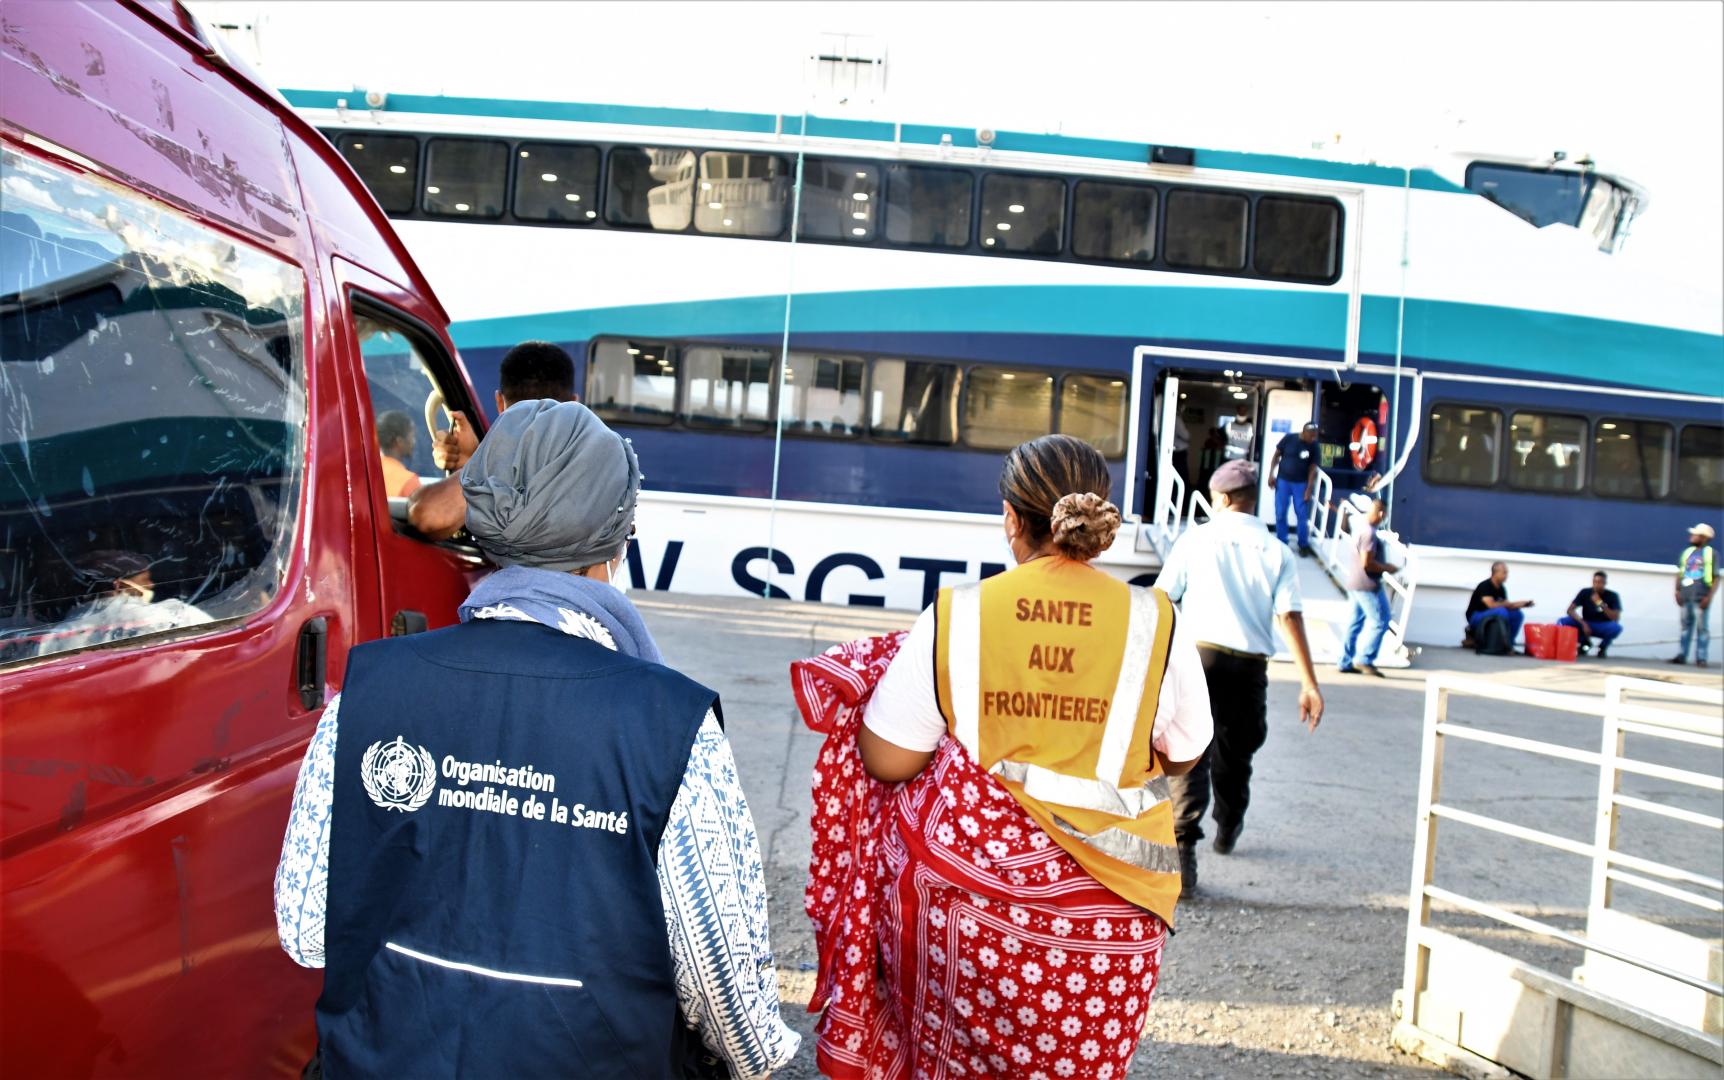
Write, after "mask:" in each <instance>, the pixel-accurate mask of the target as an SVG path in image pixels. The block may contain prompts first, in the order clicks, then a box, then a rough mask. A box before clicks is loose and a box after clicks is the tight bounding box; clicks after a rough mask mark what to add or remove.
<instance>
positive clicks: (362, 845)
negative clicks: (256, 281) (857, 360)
mask: <svg viewBox="0 0 1724 1080" xmlns="http://www.w3.org/2000/svg"><path fill="white" fill-rule="evenodd" d="M460 483H461V487H462V491H463V493H464V494H465V496H466V502H467V528H468V530H469V531H470V532H471V533H472V534H473V537H474V539H475V541H477V543H478V545H479V547H480V548H481V549H482V550H483V551H484V552H485V555H486V557H487V558H489V559H490V560H491V561H492V562H493V563H495V564H497V565H498V566H500V567H502V569H500V570H498V571H496V572H495V573H493V574H491V575H490V576H488V577H486V578H484V579H483V580H482V581H481V582H480V583H479V584H478V585H477V586H476V587H475V588H474V590H473V592H472V594H471V595H470V596H469V597H468V598H467V600H466V602H465V603H463V604H462V605H461V609H460V619H461V621H460V622H459V623H458V624H457V625H455V626H451V627H447V628H444V629H441V630H435V631H431V632H429V633H422V634H414V635H410V636H407V637H397V638H382V639H379V640H376V641H370V642H366V643H364V644H361V645H358V646H356V647H355V648H353V649H352V651H351V652H350V653H349V656H348V666H347V674H346V677H345V679H344V680H343V682H342V686H341V692H340V693H339V694H337V695H336V697H335V698H334V699H333V700H332V701H331V702H330V703H329V705H328V706H327V707H326V708H325V709H324V711H323V715H322V717H321V718H320V719H319V721H318V724H317V728H316V731H315V732H314V733H313V735H312V738H311V743H310V746H309V747H308V748H307V751H306V755H305V759H304V762H303V763H302V765H301V767H300V772H299V778H298V781H297V783H296V784H295V787H294V796H293V808H292V813H291V817H290V820H289V822H288V826H287V833H286V836H285V838H284V839H283V842H282V849H281V862H280V867H279V869H278V871H277V874H276V880H275V912H276V925H277V929H278V933H279V936H280V941H281V945H282V947H283V949H284V950H286V952H287V953H288V955H289V956H290V957H291V958H292V959H293V960H294V961H295V962H297V963H299V964H301V965H303V966H306V967H322V968H323V969H324V980H323V993H322V996H321V997H320V998H319V999H318V1003H317V1013H316V1019H317V1034H318V1042H319V1048H320V1049H319V1064H320V1065H321V1067H322V1071H323V1075H325V1076H328V1077H348V1076H354V1077H370V1076H411V1077H452V1076H456V1075H485V1076H543V1075H568V1076H724V1075H725V1070H726V1069H727V1068H728V1070H729V1071H730V1074H731V1075H733V1076H735V1077H739V1078H756V1077H763V1076H765V1075H766V1074H768V1073H770V1072H772V1071H773V1070H775V1069H777V1068H779V1067H781V1066H783V1065H784V1064H786V1063H787V1062H788V1061H789V1060H790V1058H791V1057H792V1056H793V1055H794V1054H795V1052H796V1048H797V1046H798V1042H799V1040H798V1037H797V1035H796V1034H795V1033H794V1032H793V1031H791V1030H790V1029H789V1028H788V1027H786V1026H785V1024H784V1022H783V1020H782V1018H781V1017H780V1015H779V989H778V979H777V975H776V969H775V968H774V967H773V960H772V944H771V940H770V937H769V933H768V930H769V927H768V922H767V892H766V878H765V871H764V867H763V865H762V861H761V857H760V845H759V841H758V839H757V834H756V831H755V826H754V821H753V818H752V816H751V815H750V813H749V810H748V803H747V800H746V799H745V798H744V796H743V792H742V788H741V786H740V784H739V782H738V780H737V775H736V763H735V759H734V757H733V755H732V752H731V747H730V743H729V741H728V740H727V739H726V736H725V733H724V729H723V727H722V726H721V720H720V717H721V715H722V711H721V709H720V705H719V701H718V695H717V694H715V693H714V692H713V691H711V690H709V689H707V688H706V687H703V686H701V685H699V684H698V683H696V682H694V681H693V680H691V679H689V678H687V677H685V676H683V675H681V674H679V673H678V672H676V671H675V670H673V669H671V668H669V667H667V666H665V664H664V662H663V659H662V657H661V655H660V653H659V650H658V646H657V644H656V643H655V642H654V641H653V638H652V634H651V633H650V632H649V631H648V630H647V627H646V624H645V623H644V622H643V621H642V620H641V617H640V613H639V612H638V611H636V610H635V608H634V606H633V605H632V604H630V603H629V600H628V598H627V596H625V595H624V593H623V590H622V587H621V585H620V584H619V583H618V578H617V573H618V571H619V569H620V567H621V565H622V563H623V561H624V555H625V553H626V552H627V550H628V544H629V542H630V539H631V537H632V536H633V534H634V524H635V510H636V503H637V500H638V498H639V494H640V483H641V470H640V464H639V462H638V461H637V459H636V458H635V453H634V449H633V448H632V447H631V446H630V445H629V443H628V441H627V440H625V439H624V438H622V437H621V436H620V435H618V434H616V433H615V432H613V431H611V430H610V429H609V428H607V427H606V426H605V424H604V422H603V421H602V420H600V419H599V418H598V417H597V416H595V415H594V414H593V413H592V412H591V411H589V410H588V409H587V408H586V406H584V405H580V404H578V403H574V402H565V403H557V402H552V401H547V400H535V401H526V402H517V403H516V404H515V405H513V406H511V407H510V408H508V409H506V410H504V412H503V415H502V416H500V417H499V418H498V419H497V422H496V423H495V424H494V425H493V426H492V427H491V430H490V432H489V433H488V434H487V435H486V437H485V439H484V441H483V442H482V443H480V445H479V446H478V447H477V449H476V450H475V452H474V456H473V458H472V460H471V461H469V462H468V463H467V465H466V466H465V467H464V468H463V469H462V470H461V475H460Z"/></svg>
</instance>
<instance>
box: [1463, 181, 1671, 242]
mask: <svg viewBox="0 0 1724 1080" xmlns="http://www.w3.org/2000/svg"><path fill="white" fill-rule="evenodd" d="M1467 189H1468V190H1470V191H1474V192H1477V193H1478V194H1480V195H1483V196H1484V197H1485V198H1487V199H1489V200H1490V201H1492V202H1494V203H1496V204H1497V205H1498V206H1500V207H1502V208H1503V209H1504V210H1507V211H1508V212H1509V213H1511V214H1513V215H1515V216H1516V217H1518V218H1520V219H1521V220H1523V221H1526V222H1529V223H1530V224H1532V225H1533V226H1534V227H1536V228H1540V229H1542V228H1544V227H1545V226H1546V225H1557V224H1561V225H1572V226H1573V227H1575V228H1577V229H1580V230H1582V231H1583V232H1586V233H1587V234H1589V235H1590V236H1592V238H1593V239H1594V240H1596V241H1597V242H1598V248H1599V250H1600V251H1604V252H1609V253H1615V252H1616V251H1618V250H1620V249H1621V247H1622V243H1623V241H1624V240H1625V239H1627V237H1628V227H1629V224H1630V222H1631V221H1632V220H1633V219H1634V217H1635V215H1636V214H1637V213H1638V212H1639V211H1640V210H1641V209H1642V208H1643V207H1644V205H1645V198H1644V196H1643V195H1642V194H1641V192H1640V191H1639V190H1638V189H1636V188H1635V187H1633V186H1632V185H1629V184H1627V183H1624V182H1622V181H1620V180H1617V179H1616V178H1615V177H1612V176H1606V175H1604V174H1602V173H1596V172H1589V171H1581V170H1578V169H1562V168H1555V167H1549V168H1539V167H1536V166H1527V165H1510V164H1505V163H1500V162H1487V161H1475V162H1473V163H1472V164H1471V165H1469V166H1467Z"/></svg>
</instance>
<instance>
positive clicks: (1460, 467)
mask: <svg viewBox="0 0 1724 1080" xmlns="http://www.w3.org/2000/svg"><path fill="white" fill-rule="evenodd" d="M1502 427H1503V414H1502V413H1500V412H1498V411H1497V410H1495V409H1480V408H1475V407H1472V406H1468V405H1437V406H1435V407H1433V408H1432V409H1431V422H1430V430H1429V433H1428V434H1427V435H1426V441H1425V446H1426V447H1427V449H1426V454H1427V457H1426V458H1425V475H1426V476H1427V477H1428V478H1430V480H1432V481H1433V482H1435V483H1439V484H1468V485H1471V486H1473V487H1490V486H1491V485H1493V484H1495V483H1496V482H1497V462H1498V461H1499V460H1501V455H1500V454H1499V453H1498V452H1497V450H1498V448H1499V447H1500V446H1501V445H1502Z"/></svg>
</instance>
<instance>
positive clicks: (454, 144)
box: [423, 139, 509, 218]
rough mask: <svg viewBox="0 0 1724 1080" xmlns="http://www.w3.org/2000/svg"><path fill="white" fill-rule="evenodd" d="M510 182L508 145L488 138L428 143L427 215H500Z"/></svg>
mask: <svg viewBox="0 0 1724 1080" xmlns="http://www.w3.org/2000/svg"><path fill="white" fill-rule="evenodd" d="M508 182H509V146H508V144H507V143H500V142H492V141H490V140H489V139H432V140H430V141H429V142H427V143H426V146H425V201H424V204H423V205H424V207H425V212H426V213H427V214H436V215H438V216H439V217H472V218H499V217H502V216H503V202H504V199H505V197H506V194H507V190H508Z"/></svg>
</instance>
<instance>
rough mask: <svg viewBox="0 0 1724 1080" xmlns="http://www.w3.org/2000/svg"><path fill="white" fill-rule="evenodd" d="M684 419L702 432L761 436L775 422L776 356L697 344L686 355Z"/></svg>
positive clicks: (683, 387)
mask: <svg viewBox="0 0 1724 1080" xmlns="http://www.w3.org/2000/svg"><path fill="white" fill-rule="evenodd" d="M681 366H682V372H681V374H682V417H683V419H684V420H686V421H688V422H689V423H690V424H693V425H698V426H700V427H722V428H730V429H732V430H736V431H762V430H765V428H766V426H767V424H768V422H770V421H771V419H772V368H773V363H772V353H771V352H769V351H767V350H766V349H736V348H727V347H724V346H720V345H693V346H690V347H689V348H686V349H684V350H683V351H682V364H681Z"/></svg>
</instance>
